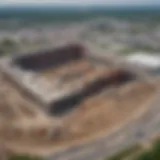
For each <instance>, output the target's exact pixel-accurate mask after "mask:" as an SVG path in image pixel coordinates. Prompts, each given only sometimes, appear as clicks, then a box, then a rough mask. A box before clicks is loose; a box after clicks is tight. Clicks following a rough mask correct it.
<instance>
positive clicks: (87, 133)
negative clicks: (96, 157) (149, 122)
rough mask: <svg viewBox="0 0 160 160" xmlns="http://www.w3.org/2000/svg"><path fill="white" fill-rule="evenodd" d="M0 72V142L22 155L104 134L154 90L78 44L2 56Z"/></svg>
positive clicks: (153, 85) (124, 68)
mask: <svg viewBox="0 0 160 160" xmlns="http://www.w3.org/2000/svg"><path fill="white" fill-rule="evenodd" d="M0 71H1V73H0V83H1V88H0V96H1V98H0V103H1V105H0V119H1V123H0V137H1V139H2V140H3V141H5V143H6V145H7V146H12V147H10V149H11V148H14V149H15V150H16V151H18V150H21V149H22V150H23V147H21V146H22V145H23V146H25V147H26V148H25V149H24V150H23V152H29V148H30V147H29V146H30V145H32V146H35V147H36V146H38V147H47V146H49V147H50V148H53V150H54V148H56V147H60V146H64V145H69V144H71V143H72V144H73V143H74V142H77V141H82V140H84V139H87V138H89V137H91V136H95V137H96V136H98V135H99V133H101V132H104V131H105V132H106V133H107V132H109V131H110V130H111V129H112V128H114V127H115V126H119V125H121V124H122V123H123V122H125V121H127V120H128V119H129V118H130V117H131V116H132V115H134V114H135V113H138V111H139V110H140V109H142V108H145V107H146V106H147V104H146V103H147V101H148V100H149V99H150V98H151V97H152V96H154V94H155V93H156V91H157V90H158V87H157V86H158V85H159V84H158V82H154V83H153V82H152V83H151V81H148V79H146V78H145V77H143V76H142V75H144V74H142V75H141V74H139V73H138V72H137V73H136V71H135V70H132V69H131V68H130V67H127V66H126V65H124V66H123V65H120V66H118V65H116V64H115V63H114V60H113V61H112V60H111V59H107V58H106V59H104V58H98V59H97V58H96V57H94V56H93V55H92V54H90V53H89V49H86V48H85V47H84V46H83V45H79V44H71V45H66V46H60V47H59V48H55V49H52V50H48V51H41V52H36V53H25V54H20V55H17V56H14V57H13V56H7V57H3V58H1V60H0ZM27 146H28V148H27ZM16 148H17V149H16ZM14 149H13V150H14Z"/></svg>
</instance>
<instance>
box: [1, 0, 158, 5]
mask: <svg viewBox="0 0 160 160" xmlns="http://www.w3.org/2000/svg"><path fill="white" fill-rule="evenodd" d="M17 4H36V5H38V4H40V5H43V4H58V5H72V4H73V5H75V4H76V5H89V4H105V5H157V4H158V5H159V4H160V0H0V5H17Z"/></svg>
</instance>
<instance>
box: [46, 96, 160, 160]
mask: <svg viewBox="0 0 160 160" xmlns="http://www.w3.org/2000/svg"><path fill="white" fill-rule="evenodd" d="M159 97H160V96H159ZM159 132H160V98H159V100H158V99H157V101H156V102H155V103H154V104H153V106H152V107H151V108H150V109H149V110H148V111H147V113H145V114H144V115H143V116H141V117H140V118H139V119H137V120H135V121H133V122H131V123H130V124H128V125H126V126H124V127H122V128H121V129H119V130H118V131H117V132H115V133H113V134H111V135H109V136H107V137H103V138H100V139H98V140H95V141H92V142H90V143H88V144H84V145H80V146H77V147H74V148H70V149H67V150H65V151H63V152H60V153H56V154H54V155H53V156H52V157H50V158H48V160H99V159H103V158H104V157H106V156H110V155H112V154H114V153H116V152H118V151H119V150H120V149H123V148H126V147H128V146H130V145H133V144H135V143H136V142H137V141H139V140H145V139H148V138H149V137H150V136H151V135H153V134H156V133H159Z"/></svg>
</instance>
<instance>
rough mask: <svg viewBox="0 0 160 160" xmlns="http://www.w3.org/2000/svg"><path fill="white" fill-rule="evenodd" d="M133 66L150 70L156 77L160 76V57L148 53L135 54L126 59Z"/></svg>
mask: <svg viewBox="0 0 160 160" xmlns="http://www.w3.org/2000/svg"><path fill="white" fill-rule="evenodd" d="M126 60H127V62H128V63H130V64H131V65H133V66H136V67H141V68H144V69H147V70H149V71H150V72H151V73H152V74H154V75H160V56H159V55H158V54H156V55H151V54H147V53H135V54H132V55H129V56H127V57H126Z"/></svg>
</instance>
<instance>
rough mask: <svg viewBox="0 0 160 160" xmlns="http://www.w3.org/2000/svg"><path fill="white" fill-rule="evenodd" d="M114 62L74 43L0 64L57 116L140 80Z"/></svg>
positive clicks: (2, 68) (11, 77) (10, 75)
mask: <svg viewBox="0 0 160 160" xmlns="http://www.w3.org/2000/svg"><path fill="white" fill-rule="evenodd" d="M102 62H103V63H102ZM104 62H105V63H104ZM113 63H114V62H113V61H112V60H108V59H105V60H104V59H103V58H99V59H97V58H96V57H94V56H93V55H91V54H90V53H89V51H88V50H87V49H86V48H85V47H84V46H82V45H79V44H71V45H66V46H62V47H57V48H55V49H51V50H47V51H40V52H36V53H26V54H21V55H17V56H16V57H11V56H10V57H5V58H3V59H1V63H0V64H1V70H2V72H3V73H4V74H5V76H6V77H8V79H9V80H11V81H12V82H13V83H14V84H15V85H17V87H18V88H19V89H20V90H21V91H22V92H23V93H25V94H26V95H27V96H29V97H30V98H31V99H33V100H34V101H36V102H37V103H39V104H40V106H42V108H43V109H44V110H45V111H46V112H48V113H52V114H55V115H57V114H63V113H65V112H67V111H69V110H71V109H73V108H75V107H76V106H78V105H79V104H81V103H82V102H83V101H84V100H85V99H88V98H90V97H92V96H94V95H98V94H100V93H102V92H104V91H107V90H109V88H111V87H118V86H120V85H123V84H124V83H128V82H130V81H134V80H137V79H138V75H136V73H135V72H134V73H133V72H132V71H131V70H129V69H127V67H126V68H124V67H118V66H116V65H114V64H113Z"/></svg>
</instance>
